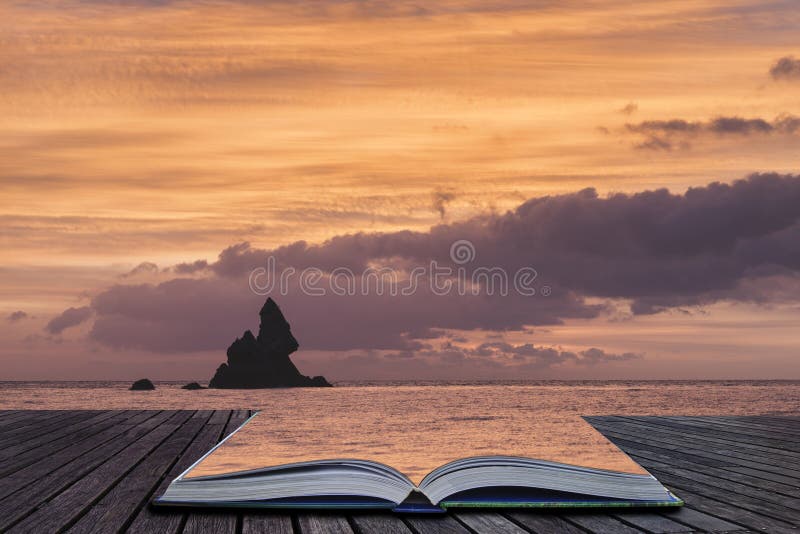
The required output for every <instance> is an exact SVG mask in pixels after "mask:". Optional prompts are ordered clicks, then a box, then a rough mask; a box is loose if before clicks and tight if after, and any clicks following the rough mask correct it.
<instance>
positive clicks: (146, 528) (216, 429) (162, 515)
mask: <svg viewBox="0 0 800 534" xmlns="http://www.w3.org/2000/svg"><path fill="white" fill-rule="evenodd" d="M215 420H218V418H217V419H215ZM224 431H225V426H224V425H222V424H212V423H211V420H210V419H209V420H207V421H206V424H205V425H204V426H203V428H202V430H200V433H199V434H198V435H197V436H196V437H195V439H194V441H192V443H191V445H189V447H188V448H187V449H186V450H185V451H184V453H183V454H182V455H181V457H180V459H179V460H178V462H177V463H176V464H175V465H174V466H172V468H171V469H170V471H169V472H168V473H167V475H166V476H165V477H164V479H163V480H162V481H161V483H160V484H159V486H158V487H157V488H156V490H155V491H153V492H152V494H151V495H150V496H149V497H148V500H149V499H151V498H152V497H156V496H160V495H162V494H163V493H164V491H166V489H167V486H169V484H170V482H172V481H173V480H174V479H175V477H177V476H178V475H180V474H181V473H183V472H184V471H186V469H188V468H189V466H191V465H192V464H193V463H194V462H196V461H197V460H198V459H199V458H200V457H201V456H203V455H204V454H205V453H207V452H208V451H209V450H210V449H211V447H213V446H214V445H216V444H217V442H218V441H219V439H220V436H222V435H223V433H224ZM185 517H186V514H184V513H178V512H177V511H174V510H163V509H159V508H155V507H152V506H144V507H142V509H141V510H139V512H138V514H137V516H136V517H135V518H134V520H133V522H132V523H131V526H130V527H129V529H128V532H133V533H142V534H147V533H150V532H161V533H173V532H178V531H180V528H181V525H182V524H183V522H184V520H185Z"/></svg>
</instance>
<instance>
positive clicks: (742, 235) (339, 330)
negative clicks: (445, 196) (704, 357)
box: [48, 174, 800, 365]
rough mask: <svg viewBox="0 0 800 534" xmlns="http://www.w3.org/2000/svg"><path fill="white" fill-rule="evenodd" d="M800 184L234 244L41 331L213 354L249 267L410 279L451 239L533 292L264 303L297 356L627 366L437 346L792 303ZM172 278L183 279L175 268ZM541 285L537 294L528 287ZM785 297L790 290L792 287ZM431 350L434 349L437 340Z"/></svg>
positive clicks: (542, 352)
mask: <svg viewBox="0 0 800 534" xmlns="http://www.w3.org/2000/svg"><path fill="white" fill-rule="evenodd" d="M799 221H800V176H795V175H777V174H756V175H752V176H750V177H748V178H747V179H745V180H739V181H736V182H734V183H732V184H723V183H716V182H715V183H711V184H709V185H707V186H705V187H697V188H692V189H690V190H688V191H687V192H686V193H685V194H673V193H670V192H669V191H667V190H665V189H660V190H655V191H645V192H642V193H637V194H633V195H627V194H614V195H610V196H608V197H600V196H598V194H597V193H596V191H595V190H593V189H585V190H582V191H579V192H576V193H572V194H565V195H557V196H547V197H541V198H533V199H530V200H528V201H526V202H524V203H523V204H521V205H520V206H518V207H517V208H516V209H515V210H513V211H509V212H507V213H505V214H491V215H485V216H479V217H475V218H472V219H469V220H466V221H462V222H458V223H452V224H442V225H438V226H435V227H433V228H431V229H430V230H429V231H427V232H412V231H401V232H393V233H369V234H368V233H361V234H355V235H343V236H339V237H335V238H333V239H331V240H329V241H326V242H324V243H322V244H319V245H310V244H308V243H305V242H296V243H292V244H290V245H286V246H283V247H279V248H276V249H274V250H262V249H257V248H253V247H251V246H249V245H248V244H247V243H241V244H237V245H233V246H231V247H229V248H227V249H225V250H223V251H222V252H221V253H220V255H219V258H218V259H217V261H216V262H213V263H209V264H206V263H205V262H202V261H201V262H196V263H195V264H191V265H192V268H186V269H185V271H186V272H195V270H196V269H195V266H196V267H197V268H198V269H204V272H205V273H206V274H205V275H204V276H202V277H199V278H198V277H196V276H194V277H191V278H188V277H180V276H179V275H178V274H176V276H177V277H176V278H174V279H172V280H169V281H166V282H163V283H159V284H138V285H129V284H120V285H116V286H113V287H110V288H108V289H107V290H105V291H103V292H101V293H100V294H98V295H96V296H95V298H94V299H93V301H92V303H91V308H79V309H70V310H67V311H65V312H64V314H62V315H61V316H60V317H58V318H56V319H54V320H53V321H51V323H50V324H49V325H48V330H49V331H51V332H53V333H57V332H60V331H61V330H63V329H65V328H67V327H68V326H71V325H73V324H78V323H80V322H83V321H85V320H87V319H88V318H89V316H90V315H91V314H92V313H94V314H95V315H96V319H95V322H94V325H93V327H92V330H91V333H90V336H91V338H92V339H93V340H95V341H97V342H100V343H102V344H105V345H107V346H111V347H117V348H137V349H145V350H151V351H159V352H180V351H195V350H208V349H214V350H217V349H219V350H222V349H224V348H225V346H226V345H227V343H228V342H229V341H230V339H232V338H233V337H235V336H237V335H240V334H241V331H242V329H243V328H246V327H253V326H255V325H252V324H251V322H252V321H251V319H252V317H253V316H254V313H255V312H257V310H258V307H259V306H260V304H261V303H262V301H263V298H264V297H263V296H259V295H256V294H254V293H253V292H252V291H251V290H250V289H249V287H248V283H247V280H248V275H249V274H250V272H251V271H252V269H254V268H257V267H263V266H264V265H265V264H266V262H267V258H268V257H270V256H271V257H274V258H275V259H276V262H277V269H278V270H279V271H280V270H281V269H283V268H285V267H289V266H291V267H294V268H296V269H298V270H301V269H304V268H306V267H317V268H319V269H321V270H322V271H324V272H325V273H329V272H330V271H331V270H333V269H336V268H343V267H344V268H349V269H351V270H353V271H354V272H360V271H362V270H363V269H365V268H367V267H368V266H370V265H375V264H379V265H392V266H395V267H402V268H405V269H410V268H412V267H414V266H417V265H423V266H425V265H428V263H429V262H430V261H431V260H435V261H437V262H439V263H440V264H441V265H446V266H451V267H457V266H456V265H454V264H453V262H452V261H451V259H450V246H451V244H452V243H453V242H454V241H456V240H463V239H466V240H469V241H470V242H471V243H472V244H473V245H474V247H475V251H476V256H475V259H474V260H473V261H471V262H469V263H467V264H465V265H463V267H464V268H465V269H466V270H467V272H468V273H471V272H472V270H473V269H475V268H478V267H500V268H503V269H506V270H507V271H509V272H514V271H516V270H518V269H519V268H520V267H533V268H534V269H536V271H537V272H538V273H539V275H538V277H537V278H536V280H535V284H534V285H535V286H536V287H538V288H539V290H540V291H539V293H538V294H536V295H534V296H525V295H521V294H518V293H516V292H514V291H511V292H509V294H508V295H507V296H501V295H499V294H495V295H486V294H478V295H466V296H462V295H459V294H456V293H451V294H449V295H447V296H440V295H436V294H434V293H433V292H432V291H431V289H430V288H429V287H428V286H427V285H426V284H421V285H420V288H419V289H418V290H417V291H416V292H415V293H414V294H413V295H398V296H391V295H388V294H384V295H378V294H376V292H374V291H372V292H369V293H368V294H365V295H352V296H350V295H348V296H337V295H333V294H330V293H328V295H327V296H320V297H317V296H308V295H305V294H303V293H302V292H301V291H298V288H297V283H296V282H292V283H291V284H289V287H290V289H291V290H290V291H289V294H287V295H280V294H276V293H273V296H275V298H276V299H277V300H278V302H279V303H280V305H281V307H282V308H283V310H284V312H285V313H286V315H287V317H289V318H290V320H291V322H292V327H293V332H295V334H296V336H297V338H298V339H299V340H301V344H302V347H303V348H304V349H319V350H333V351H345V350H354V349H358V350H366V351H369V350H386V351H392V354H393V355H394V357H396V358H402V357H408V356H410V355H412V353H423V354H424V353H426V352H431V351H438V352H439V353H447V352H448V351H450V352H452V353H453V354H454V355H453V356H452V358H455V359H458V358H463V357H479V356H482V355H491V354H490V353H496V352H497V351H501V352H503V353H504V354H505V355H506V356H507V357H510V358H519V359H528V360H531V361H533V362H534V363H535V364H537V365H538V364H540V363H542V362H544V363H545V364H550V363H558V362H568V361H573V362H576V363H587V364H593V363H598V362H602V361H617V360H627V359H633V358H635V357H636V355H631V354H608V353H604V352H603V351H600V350H599V349H590V351H585V352H584V353H571V352H564V351H561V350H556V349H549V348H543V347H535V346H532V345H522V346H512V345H508V344H503V343H502V342H501V343H497V344H491V343H485V344H483V345H481V346H479V347H478V348H477V349H465V348H464V347H454V345H452V344H450V345H448V344H449V343H450V341H446V342H445V344H444V345H443V344H441V343H442V340H443V339H446V336H444V337H443V333H445V332H447V330H448V329H458V330H477V331H495V332H496V331H507V330H520V329H525V328H531V327H532V328H533V329H534V331H535V329H536V328H537V327H539V326H541V325H554V324H559V323H561V322H562V321H564V320H566V319H571V318H589V319H591V318H595V317H598V316H600V315H602V314H604V313H606V312H607V311H609V310H610V308H611V307H612V303H613V307H614V308H615V309H616V308H617V307H618V306H619V305H620V304H628V305H629V306H630V311H631V313H632V314H652V313H658V312H660V311H664V310H669V309H684V308H686V307H692V306H701V305H707V304H711V303H714V302H717V301H720V300H732V301H747V302H772V301H774V300H775V299H776V298H780V299H793V298H797V296H796V295H792V294H787V293H786V292H785V291H782V290H781V288H783V287H790V286H791V284H792V282H796V280H797V275H798V269H799V268H800V249H799V248H798V246H797V243H800V222H799ZM173 272H174V273H181V272H184V268H181V269H175V270H173ZM545 285H547V286H548V287H549V288H551V293H550V295H549V296H544V295H542V294H541V290H542V288H543V287H544V286H545ZM795 287H796V286H795ZM437 343H438V344H437Z"/></svg>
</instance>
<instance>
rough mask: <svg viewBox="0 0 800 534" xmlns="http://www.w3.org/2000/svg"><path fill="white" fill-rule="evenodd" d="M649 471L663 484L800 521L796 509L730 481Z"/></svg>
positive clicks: (767, 513) (654, 470) (781, 517)
mask: <svg viewBox="0 0 800 534" xmlns="http://www.w3.org/2000/svg"><path fill="white" fill-rule="evenodd" d="M649 471H650V472H651V473H652V474H653V475H654V476H655V477H656V478H658V479H659V480H660V481H661V482H663V483H664V484H669V485H670V486H675V487H679V488H685V489H688V490H690V491H692V492H694V493H697V494H700V495H705V496H706V497H710V498H713V499H721V500H724V501H726V502H732V503H736V506H738V507H739V508H743V509H746V510H751V511H753V512H758V513H760V514H764V515H768V516H769V517H773V518H776V519H781V520H783V521H784V522H787V523H795V522H800V512H798V511H797V509H795V508H790V507H788V506H782V505H778V504H774V503H771V502H768V501H766V500H764V499H762V498H760V497H758V496H754V495H753V494H751V493H749V492H745V491H742V490H741V488H740V487H739V486H740V485H739V486H736V485H734V484H732V483H731V484H722V483H718V484H708V483H704V482H698V481H697V480H695V478H696V477H695V478H691V479H690V478H687V477H684V476H679V475H675V474H673V473H671V472H667V471H661V470H658V469H650V470H649ZM695 475H696V476H699V475H700V474H699V473H696V474H695ZM678 495H680V493H678Z"/></svg>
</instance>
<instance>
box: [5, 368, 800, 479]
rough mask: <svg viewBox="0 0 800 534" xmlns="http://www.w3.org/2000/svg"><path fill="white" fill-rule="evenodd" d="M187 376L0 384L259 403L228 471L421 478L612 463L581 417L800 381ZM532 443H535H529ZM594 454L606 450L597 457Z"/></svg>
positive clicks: (794, 395) (703, 407)
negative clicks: (305, 462) (251, 385)
mask: <svg viewBox="0 0 800 534" xmlns="http://www.w3.org/2000/svg"><path fill="white" fill-rule="evenodd" d="M184 383H185V382H156V388H157V389H156V390H155V391H129V390H128V387H129V386H130V383H129V382H0V409H253V410H259V411H260V413H259V414H258V416H257V417H256V420H257V422H258V425H260V430H259V431H258V432H256V439H255V440H254V443H255V444H256V445H257V446H258V447H261V448H263V449H264V450H263V451H262V450H261V449H259V448H258V447H257V449H258V450H256V452H253V451H250V450H249V449H247V448H242V449H241V451H242V452H245V451H249V452H248V454H245V455H241V454H240V455H236V454H234V459H235V460H236V461H234V462H231V461H230V459H226V460H225V461H226V462H228V463H230V464H231V465H229V466H227V467H230V468H231V469H232V470H239V469H238V468H237V466H238V464H237V462H239V461H240V460H241V458H249V457H253V460H254V461H255V460H256V459H257V460H258V461H259V462H267V463H269V462H270V460H269V459H270V458H273V459H278V460H281V461H286V459H287V458H303V457H316V458H326V457H327V458H345V457H346V458H359V459H370V460H378V461H383V462H385V463H388V464H390V465H392V466H393V467H396V468H399V469H401V470H402V471H403V472H404V473H406V474H408V475H409V476H413V477H414V478H415V480H418V479H419V478H421V477H422V476H424V474H426V473H427V472H429V471H430V470H431V469H432V467H435V466H436V465H441V464H443V463H445V462H446V461H449V460H452V459H454V458H456V457H465V456H474V455H486V454H498V453H500V452H501V451H506V452H508V453H515V454H517V455H532V456H536V457H543V458H551V457H552V458H555V459H559V458H560V459H561V460H562V461H563V458H562V457H563V455H564V451H575V450H583V451H584V452H586V451H588V453H587V454H584V455H583V456H585V458H583V460H582V461H584V462H585V463H586V464H587V465H591V464H596V463H598V462H600V464H601V465H602V463H603V462H605V463H609V462H611V461H612V460H614V455H613V454H610V453H608V451H606V449H608V448H609V447H611V445H610V444H606V445H603V444H601V445H597V444H595V445H592V446H590V447H587V446H586V444H587V443H591V441H590V440H589V439H588V438H587V437H586V436H587V434H586V432H576V431H574V430H571V431H565V430H564V429H567V428H574V427H570V426H569V425H570V424H573V423H575V422H577V423H579V424H581V425H584V427H585V428H584V430H585V429H588V425H587V424H586V423H585V422H584V421H583V420H580V419H579V417H578V416H582V415H623V414H639V415H658V414H669V415H748V414H762V415H767V414H769V415H800V381H791V382H790V381H769V382H755V381H753V382H740V381H716V382H630V381H625V382H617V381H612V382H519V383H513V382H486V383H481V382H476V383H446V382H429V383H339V384H336V385H335V386H336V387H333V388H293V389H265V390H214V389H204V390H199V391H186V390H183V389H181V385H183V384H184ZM545 423H546V424H545ZM548 429H549V430H548ZM589 431H590V434H592V435H594V436H595V437H596V438H599V434H596V433H595V432H594V431H592V430H591V429H589ZM564 439H566V440H567V442H564V441H563V440H564ZM602 439H604V438H602ZM531 444H535V445H537V447H538V448H537V449H536V450H533V451H529V450H528V448H530V446H531ZM251 445H252V444H251ZM580 447H582V449H581V448H580ZM576 448H577V449H576ZM614 450H616V448H614ZM515 451H516V452H515ZM519 451H523V452H527V453H529V454H523V453H521V452H519ZM598 451H599V452H604V451H605V452H606V453H608V454H604V455H603V457H602V458H599V457H597V455H598ZM617 452H618V451H617ZM558 455H561V456H558ZM593 455H594V456H593ZM577 456H580V455H577ZM577 456H576V457H577ZM265 458H266V460H265ZM609 458H610V459H611V460H609ZM275 462H276V463H279V462H277V460H276V461H275ZM567 463H571V462H569V461H568V460H567ZM609 465H613V462H612V463H609ZM238 467H241V466H238Z"/></svg>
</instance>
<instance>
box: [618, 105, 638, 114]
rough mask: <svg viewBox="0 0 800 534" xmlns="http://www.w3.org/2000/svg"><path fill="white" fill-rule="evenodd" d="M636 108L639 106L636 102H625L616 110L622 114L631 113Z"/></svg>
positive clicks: (636, 109)
mask: <svg viewBox="0 0 800 534" xmlns="http://www.w3.org/2000/svg"><path fill="white" fill-rule="evenodd" d="M638 110H639V106H638V105H637V104H636V102H628V103H627V104H625V105H624V106H622V108H620V109H619V110H618V111H619V112H620V113H622V114H623V115H633V114H634V113H636V112H637V111H638Z"/></svg>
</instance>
